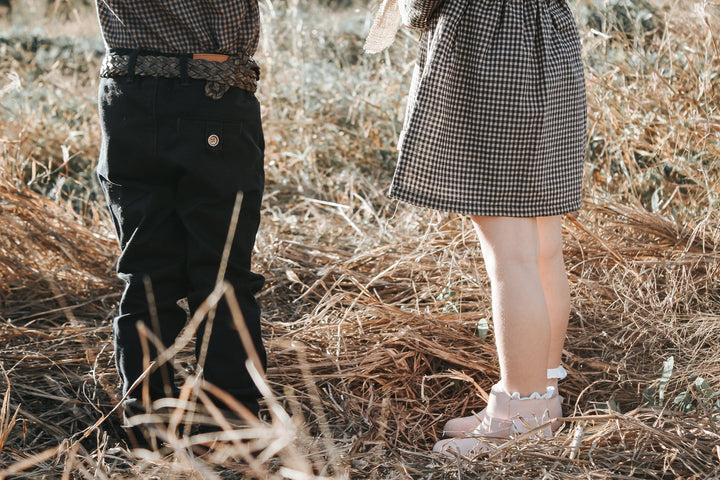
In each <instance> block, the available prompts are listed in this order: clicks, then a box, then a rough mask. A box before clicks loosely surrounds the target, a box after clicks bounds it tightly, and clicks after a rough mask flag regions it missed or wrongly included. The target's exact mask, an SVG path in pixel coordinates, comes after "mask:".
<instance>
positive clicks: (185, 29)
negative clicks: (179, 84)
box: [96, 0, 260, 55]
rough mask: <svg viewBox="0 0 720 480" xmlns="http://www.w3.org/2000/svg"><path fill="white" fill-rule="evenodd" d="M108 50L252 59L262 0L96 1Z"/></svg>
mask: <svg viewBox="0 0 720 480" xmlns="http://www.w3.org/2000/svg"><path fill="white" fill-rule="evenodd" d="M96 3H97V11H98V17H99V19H100V27H101V28H102V32H103V37H104V39H105V44H106V46H107V47H108V48H127V49H140V50H147V51H152V52H158V53H168V54H180V53H220V54H226V55H234V54H239V53H245V54H247V55H253V54H254V53H255V50H256V48H257V44H258V37H259V34H260V16H259V12H258V3H257V0H97V2H96Z"/></svg>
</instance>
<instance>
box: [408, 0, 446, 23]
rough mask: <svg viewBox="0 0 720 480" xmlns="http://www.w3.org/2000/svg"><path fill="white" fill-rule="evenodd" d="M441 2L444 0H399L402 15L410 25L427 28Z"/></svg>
mask: <svg viewBox="0 0 720 480" xmlns="http://www.w3.org/2000/svg"><path fill="white" fill-rule="evenodd" d="M441 3H443V0H398V7H399V9H400V17H401V18H402V21H403V23H404V24H405V25H407V26H408V27H410V28H415V29H418V30H426V29H427V28H428V26H429V25H430V21H431V19H432V15H433V13H434V12H435V9H437V8H438V6H439V5H440V4H441Z"/></svg>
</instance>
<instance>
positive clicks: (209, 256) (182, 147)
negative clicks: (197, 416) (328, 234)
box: [98, 77, 265, 413]
mask: <svg viewBox="0 0 720 480" xmlns="http://www.w3.org/2000/svg"><path fill="white" fill-rule="evenodd" d="M204 88H205V82H204V81H202V80H187V79H186V80H184V81H183V80H180V79H165V78H151V77H134V78H129V77H117V78H103V79H101V83H100V98H99V109H100V119H101V123H102V131H103V144H102V149H101V154H100V161H99V165H98V176H99V179H100V183H101V185H102V188H103V190H104V192H105V195H106V199H107V203H108V206H109V208H110V211H111V213H112V217H113V220H114V222H115V227H116V230H117V234H118V239H119V242H120V246H121V249H122V253H121V255H120V258H119V261H118V265H117V270H118V275H119V277H120V278H121V279H123V280H124V281H125V284H126V287H125V291H124V293H123V296H122V299H121V302H120V309H119V315H118V316H117V318H115V321H114V341H115V355H116V362H117V368H118V372H119V373H120V377H121V379H122V383H123V394H125V393H126V392H127V391H128V389H129V388H130V386H131V385H132V384H133V382H135V380H136V379H138V378H139V376H140V375H141V373H142V371H143V370H144V369H143V347H142V342H141V338H140V336H139V334H138V328H137V323H138V322H142V323H144V324H145V325H147V328H148V330H150V331H152V332H156V333H159V336H160V338H161V339H162V342H163V344H164V345H165V346H166V347H167V346H169V345H171V344H172V343H173V341H174V340H175V338H176V336H177V335H178V334H179V333H180V331H181V330H182V328H183V327H184V326H185V324H186V321H187V315H186V313H185V311H184V310H183V309H182V308H181V307H179V306H178V300H180V299H182V298H186V297H187V299H188V304H189V306H190V310H191V313H194V312H195V310H196V309H197V308H198V306H199V305H200V304H201V303H202V302H203V301H204V300H205V299H206V298H207V296H208V295H209V294H210V292H211V291H212V290H213V289H214V287H215V284H216V279H217V276H218V268H219V266H220V262H221V257H222V254H223V248H224V246H225V243H226V239H227V235H228V228H229V226H230V223H231V217H232V212H233V206H234V204H235V199H236V196H237V193H238V192H239V191H240V192H242V194H243V200H242V207H241V210H240V214H239V219H238V224H237V230H236V234H235V236H234V239H233V241H232V249H231V253H230V257H229V262H228V265H227V273H226V275H225V279H226V280H227V281H228V282H230V283H231V284H232V285H233V287H234V290H235V294H236V296H237V299H238V301H239V304H240V307H241V309H242V313H243V316H244V318H245V322H246V324H247V326H248V329H249V331H250V333H251V335H252V337H253V340H254V344H255V349H256V350H257V352H258V354H259V356H260V358H261V361H262V362H263V367H264V366H265V365H264V362H265V351H264V349H263V344H262V339H261V334H260V309H259V307H258V304H257V302H256V300H255V296H254V295H255V293H257V292H258V291H259V290H260V288H261V287H262V285H263V282H264V279H263V277H262V276H261V275H258V274H256V273H253V272H252V271H251V266H250V262H251V254H252V250H253V245H254V242H255V235H256V233H257V230H258V226H259V223H260V203H261V199H262V194H263V187H264V181H265V177H264V169H263V151H264V141H263V133H262V125H261V121H260V107H259V104H258V101H257V99H256V98H255V95H254V94H253V93H251V92H248V91H245V90H241V89H238V88H231V89H230V90H229V91H228V92H227V93H225V95H224V96H223V97H222V98H221V99H220V100H212V99H210V98H208V97H207V96H205V91H204ZM146 283H147V284H149V285H150V286H151V289H149V290H148V289H147V288H146ZM154 312H156V313H157V315H156V319H157V321H155V320H154V319H153V317H155V313H154ZM158 330H159V332H158ZM204 330H205V325H204V324H203V325H202V326H201V327H200V329H199V330H198V334H197V339H196V352H197V350H198V349H199V348H200V346H201V345H202V343H203V338H202V337H203V332H204ZM150 355H151V356H150V358H151V359H153V358H154V356H155V355H156V351H155V349H151V352H150ZM246 359H247V354H246V352H245V349H244V348H243V346H242V342H241V340H240V336H239V334H238V332H237V330H236V328H235V326H234V323H233V320H232V317H231V315H230V313H229V309H228V307H227V305H226V303H225V302H224V300H223V301H222V302H221V304H220V306H219V307H218V310H217V313H216V315H215V319H214V325H213V328H212V333H211V335H210V340H209V348H208V351H207V358H206V361H205V364H204V367H203V368H204V378H205V379H206V380H208V381H209V382H211V383H212V384H214V385H216V386H218V387H220V388H221V389H223V390H225V391H226V392H228V393H230V394H231V395H232V396H234V397H235V398H236V399H238V400H240V401H241V402H243V403H244V404H245V405H246V406H247V407H249V408H250V409H251V410H252V411H254V412H255V413H257V409H258V405H257V398H258V397H259V392H258V390H257V388H256V387H255V385H254V383H253V381H252V380H251V378H250V377H249V375H248V373H247V370H246V368H245V360H246ZM149 384H150V396H151V400H154V399H157V398H162V397H167V396H169V395H168V394H172V392H173V391H174V390H176V389H175V387H174V386H173V378H172V368H164V369H159V370H158V371H156V372H155V373H153V374H152V375H151V377H150V382H149ZM140 394H141V388H140V387H138V388H137V389H136V390H135V391H133V392H132V393H131V394H130V396H129V400H130V402H131V403H132V402H133V401H135V402H137V401H138V399H139V398H140ZM219 406H220V407H221V408H223V405H219Z"/></svg>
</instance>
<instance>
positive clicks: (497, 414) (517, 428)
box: [433, 385, 557, 458]
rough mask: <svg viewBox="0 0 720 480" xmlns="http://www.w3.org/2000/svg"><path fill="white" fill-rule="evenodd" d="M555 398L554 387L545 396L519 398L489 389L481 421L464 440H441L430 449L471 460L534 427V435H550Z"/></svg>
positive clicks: (518, 396)
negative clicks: (551, 412)
mask: <svg viewBox="0 0 720 480" xmlns="http://www.w3.org/2000/svg"><path fill="white" fill-rule="evenodd" d="M554 398H557V393H556V391H555V389H554V388H553V387H548V389H547V392H545V394H544V395H540V394H539V393H534V394H532V395H531V396H530V397H527V398H521V397H520V395H519V394H518V393H514V394H513V395H509V394H508V393H506V392H504V391H502V390H501V389H500V388H499V387H498V386H497V385H496V386H494V387H493V388H492V389H491V390H490V398H489V399H488V405H487V408H486V409H485V415H484V416H483V419H482V422H481V423H480V425H478V426H477V427H476V428H475V429H474V430H473V431H472V432H471V434H469V435H468V436H467V437H465V438H451V439H447V440H441V441H439V442H438V443H436V444H435V446H434V447H433V452H436V453H442V454H444V455H447V456H451V457H454V456H455V455H461V456H463V457H467V458H472V457H475V456H477V455H478V454H480V453H483V452H486V451H488V450H490V444H493V443H495V444H497V443H498V441H501V440H507V439H509V438H511V437H514V436H516V435H519V434H522V433H526V432H528V431H530V430H533V429H535V428H537V427H541V426H543V425H544V427H543V428H541V429H540V430H539V431H538V432H537V433H536V435H538V436H541V437H550V436H552V430H551V428H550V424H549V423H548V422H549V421H550V419H551V416H550V408H551V405H552V403H553V402H554V401H556V400H554Z"/></svg>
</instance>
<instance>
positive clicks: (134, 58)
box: [127, 50, 140, 83]
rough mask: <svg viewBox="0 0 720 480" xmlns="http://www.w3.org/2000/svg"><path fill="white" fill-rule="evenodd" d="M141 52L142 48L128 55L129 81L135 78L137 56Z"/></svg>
mask: <svg viewBox="0 0 720 480" xmlns="http://www.w3.org/2000/svg"><path fill="white" fill-rule="evenodd" d="M139 54H140V50H133V51H132V52H130V56H129V57H128V66H127V82H128V83H132V82H133V81H134V80H135V65H136V64H137V58H138V55H139Z"/></svg>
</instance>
